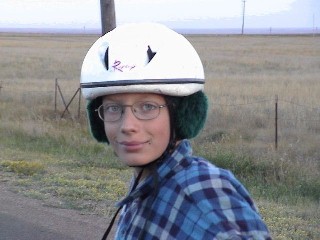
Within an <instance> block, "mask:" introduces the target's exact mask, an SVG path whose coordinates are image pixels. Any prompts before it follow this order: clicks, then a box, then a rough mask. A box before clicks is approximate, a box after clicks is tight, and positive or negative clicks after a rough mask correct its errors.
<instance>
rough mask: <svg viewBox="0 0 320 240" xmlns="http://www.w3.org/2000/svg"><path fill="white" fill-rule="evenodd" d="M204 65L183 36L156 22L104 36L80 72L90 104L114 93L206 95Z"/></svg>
mask: <svg viewBox="0 0 320 240" xmlns="http://www.w3.org/2000/svg"><path fill="white" fill-rule="evenodd" d="M203 86H204V71H203V66H202V63H201V60H200V58H199V56H198V54H197V52H196V51H195V49H194V48H193V46H192V45H191V44H190V42H189V41H188V40H187V39H186V38H185V37H183V36H182V35H180V34H178V33H176V32H175V31H173V30H171V29H169V28H167V27H165V26H163V25H161V24H157V23H136V24H125V25H122V26H119V27H117V28H115V29H114V30H112V31H110V32H108V33H107V34H106V35H104V36H102V37H100V38H99V39H98V40H97V41H96V42H95V43H94V44H93V46H92V47H91V48H90V49H89V51H88V53H87V55H86V57H85V59H84V61H83V65H82V69H81V88H82V93H83V95H84V97H85V98H86V99H88V100H90V99H95V98H97V97H100V96H104V95H109V94H113V93H126V92H136V93H137V92H149V93H158V94H163V95H170V96H188V95H191V94H193V93H195V92H198V91H203Z"/></svg>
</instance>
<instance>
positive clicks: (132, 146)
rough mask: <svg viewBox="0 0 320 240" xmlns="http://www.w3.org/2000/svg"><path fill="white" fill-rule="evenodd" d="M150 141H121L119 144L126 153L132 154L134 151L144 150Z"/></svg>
mask: <svg viewBox="0 0 320 240" xmlns="http://www.w3.org/2000/svg"><path fill="white" fill-rule="evenodd" d="M149 142H150V141H143V142H140V141H121V142H118V144H119V145H120V146H121V147H122V148H124V150H125V151H128V152H132V151H139V150H140V149H142V148H143V147H144V146H145V144H147V143H149Z"/></svg>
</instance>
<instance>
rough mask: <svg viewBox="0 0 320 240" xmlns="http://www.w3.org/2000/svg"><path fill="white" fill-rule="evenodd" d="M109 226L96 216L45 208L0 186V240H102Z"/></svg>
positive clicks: (1, 184) (37, 201)
mask: <svg viewBox="0 0 320 240" xmlns="http://www.w3.org/2000/svg"><path fill="white" fill-rule="evenodd" d="M108 222H109V220H108V219H106V218H103V217H99V216H97V215H88V214H82V213H81V212H79V211H76V210H70V209H59V208H52V207H48V206H45V205H44V204H43V202H42V201H41V200H36V199H30V198H27V197H24V196H21V195H20V194H17V193H13V192H12V191H10V190H9V187H8V186H7V185H6V183H4V182H0V239H1V240H9V239H10V240H30V239H33V240H53V239H59V240H75V239H77V240H81V239H101V237H102V235H103V233H104V231H105V229H106V227H107V225H108Z"/></svg>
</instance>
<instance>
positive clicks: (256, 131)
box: [0, 34, 320, 239]
mask: <svg viewBox="0 0 320 240" xmlns="http://www.w3.org/2000/svg"><path fill="white" fill-rule="evenodd" d="M187 37H188V38H189V40H190V41H191V42H192V43H193V44H194V46H195V47H196V49H197V50H198V52H199V54H200V57H201V58H202V60H203V63H204V67H205V72H206V79H207V82H206V89H205V90H206V93H207V95H208V97H209V99H210V104H211V105H210V113H209V117H208V123H207V125H206V127H205V131H203V133H202V134H201V135H200V136H199V137H198V138H197V139H195V140H194V145H195V150H196V152H197V153H199V154H201V155H205V156H206V157H208V159H209V160H211V161H213V162H214V163H216V164H219V165H222V166H225V167H227V168H231V169H233V168H234V171H235V172H236V174H237V175H238V176H239V177H240V178H241V180H243V181H244V182H245V183H246V184H247V185H248V187H249V189H250V191H251V192H252V193H253V195H254V196H255V198H256V199H258V203H259V206H260V209H261V210H262V211H261V212H262V214H263V216H264V217H265V219H266V221H267V223H268V225H269V226H270V228H271V230H272V232H273V233H274V236H275V238H276V239H318V238H319V231H318V229H319V223H317V219H319V214H320V213H319V212H320V210H319V200H320V199H319V187H320V180H319V179H320V174H319V172H320V162H319V159H320V149H319V142H320V135H319V132H320V115H319V114H320V104H319V92H320V84H319V76H320V57H319V56H320V41H319V40H320V39H319V38H320V36H315V37H312V36H187ZM96 38H97V36H83V35H70V36H63V35H40V34H39V35H27V34H15V35H13V34H0V45H1V48H0V55H1V58H0V85H1V87H2V88H1V89H0V121H1V122H0V143H1V144H0V151H1V155H0V173H1V175H0V178H4V179H5V180H6V181H8V182H9V183H11V184H13V185H15V187H14V188H15V189H17V191H24V192H25V194H27V195H29V196H32V197H36V198H41V199H43V200H44V201H47V202H50V201H51V202H52V201H53V200H52V199H57V200H54V202H52V204H51V205H55V206H56V205H59V206H60V207H76V206H78V207H79V208H81V209H83V210H84V209H87V210H89V211H93V212H95V213H102V214H109V211H110V205H111V202H114V201H116V200H117V199H118V198H120V196H122V195H123V194H124V193H125V185H126V182H127V181H128V179H129V178H130V173H129V171H127V170H124V169H123V167H122V166H121V165H119V163H117V160H116V159H115V158H114V156H113V155H112V151H111V150H110V149H109V148H107V147H104V146H102V145H100V144H97V143H95V141H94V140H93V139H92V138H91V137H90V134H89V133H88V129H87V126H86V116H85V111H84V105H85V102H84V100H83V99H82V100H81V106H82V108H81V115H80V119H77V106H78V102H77V101H75V102H74V103H72V104H71V106H70V112H71V115H72V117H70V114H67V115H66V118H64V119H60V114H61V112H62V111H63V110H64V108H63V104H62V101H61V99H60V97H59V96H58V97H59V98H58V112H57V113H55V112H54V94H55V92H54V91H55V79H56V78H58V79H59V84H60V86H61V88H62V91H63V94H64V96H65V98H66V101H69V100H70V98H71V97H72V95H73V94H74V93H75V91H76V90H77V88H78V86H79V77H80V76H79V75H80V68H81V63H82V60H83V57H84V56H85V53H86V51H87V50H88V48H89V47H90V45H91V44H92V43H93V42H94V41H95V39H96ZM276 95H278V98H279V102H278V107H279V113H278V114H279V121H278V124H279V139H278V140H279V143H278V144H279V145H278V150H277V151H276V150H275V147H274V132H275V130H274V108H275V96H276ZM76 100H77V99H76ZM15 161H16V162H17V163H15ZM28 162H29V163H28ZM39 163H40V165H41V169H40V170H41V171H38V170H36V171H34V172H32V174H30V176H29V175H28V174H25V176H20V175H18V176H17V175H16V174H13V173H11V172H8V171H9V170H10V168H11V170H12V169H17V167H19V169H20V170H19V171H22V173H23V172H24V171H27V170H28V169H29V168H31V169H33V168H34V167H33V164H39ZM34 166H38V165H34ZM12 171H13V172H14V170H12ZM16 171H18V170H16ZM28 171H29V170H28ZM28 171H27V173H29V172H28ZM110 190H111V191H110ZM306 202H308V204H307V206H306V204H305V203H306ZM58 203H59V204H58ZM286 204H291V205H289V206H285V205H286ZM111 211H112V210H111ZM279 219H280V220H279ZM291 223H293V224H291ZM290 224H291V225H290Z"/></svg>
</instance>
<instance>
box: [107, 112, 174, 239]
mask: <svg viewBox="0 0 320 240" xmlns="http://www.w3.org/2000/svg"><path fill="white" fill-rule="evenodd" d="M172 111H173V108H172V106H171V107H170V108H169V118H170V139H169V143H168V145H167V148H166V150H165V151H164V152H163V153H162V154H161V156H160V157H158V158H156V159H155V160H153V161H151V162H149V163H147V164H144V165H131V166H129V165H128V166H129V167H136V168H141V170H140V171H139V174H138V176H137V177H136V179H135V181H134V184H133V187H132V189H131V191H130V193H131V192H133V191H134V190H135V189H136V187H137V186H138V184H139V182H140V180H141V178H142V175H143V172H145V170H146V169H149V170H150V174H151V175H152V176H153V181H152V184H153V191H152V192H151V193H150V198H149V199H148V200H147V201H148V202H147V205H149V206H151V205H152V204H153V202H154V200H155V199H156V197H157V194H158V193H159V174H158V172H157V164H160V163H162V161H163V160H164V159H165V158H166V156H168V155H169V154H171V153H172V152H173V150H174V149H175V147H176V144H177V139H176V134H175V130H174V127H173V117H172V116H173V114H172ZM130 193H129V194H130ZM121 208H122V207H120V208H118V210H117V211H116V213H115V215H114V216H113V218H112V220H111V222H110V224H109V226H108V228H107V230H106V232H105V233H104V235H103V237H102V240H106V239H107V237H108V235H109V233H110V231H111V229H112V226H113V224H114V222H115V219H116V217H117V215H118V213H119V212H120V210H121ZM150 209H151V208H149V212H148V213H147V215H148V217H147V218H146V220H145V222H144V226H143V229H142V230H141V232H140V234H139V237H138V239H141V240H143V239H144V237H145V231H144V229H147V228H148V227H149V224H150V221H148V219H150V217H151V214H152V211H151V210H150Z"/></svg>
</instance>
